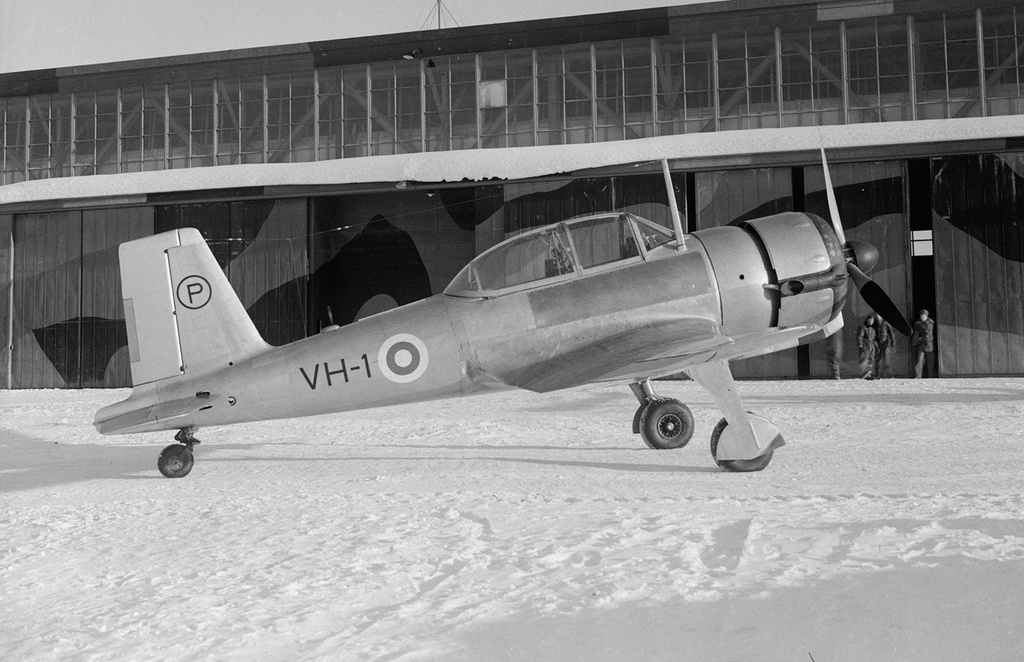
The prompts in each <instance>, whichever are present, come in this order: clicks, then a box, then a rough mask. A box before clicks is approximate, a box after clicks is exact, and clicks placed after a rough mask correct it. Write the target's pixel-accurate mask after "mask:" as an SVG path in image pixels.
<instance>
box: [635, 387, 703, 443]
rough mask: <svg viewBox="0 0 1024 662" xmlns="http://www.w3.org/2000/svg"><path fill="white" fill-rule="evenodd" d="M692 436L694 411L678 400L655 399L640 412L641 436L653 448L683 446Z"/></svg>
mask: <svg viewBox="0 0 1024 662" xmlns="http://www.w3.org/2000/svg"><path fill="white" fill-rule="evenodd" d="M692 436H693V413H692V412H690V408H689V407H687V406H686V405H684V404H683V403H682V402H679V401H678V400H671V399H666V400H654V401H652V402H651V403H650V404H648V405H647V406H646V407H644V408H643V411H642V412H641V413H640V437H641V438H642V439H643V440H644V443H645V444H647V445H648V446H650V447H651V448H654V449H656V450H668V449H673V448H682V447H683V446H685V445H686V444H687V443H688V442H689V441H690V437H692Z"/></svg>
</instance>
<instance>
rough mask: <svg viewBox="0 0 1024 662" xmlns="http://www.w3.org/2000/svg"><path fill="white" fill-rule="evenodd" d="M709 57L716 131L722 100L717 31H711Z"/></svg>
mask: <svg viewBox="0 0 1024 662" xmlns="http://www.w3.org/2000/svg"><path fill="white" fill-rule="evenodd" d="M711 57H712V67H711V69H712V75H713V76H714V81H713V82H712V85H713V86H714V87H713V89H712V92H713V94H712V100H713V102H714V109H715V119H714V122H715V124H714V126H715V131H718V130H720V129H721V128H722V102H721V100H720V99H719V95H720V94H721V89H722V82H721V81H720V80H719V76H720V75H721V74H720V72H719V67H718V33H717V32H712V33H711Z"/></svg>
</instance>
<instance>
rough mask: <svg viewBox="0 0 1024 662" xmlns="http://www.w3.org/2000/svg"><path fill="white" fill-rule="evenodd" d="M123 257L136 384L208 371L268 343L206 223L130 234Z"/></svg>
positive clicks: (123, 278) (122, 274)
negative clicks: (216, 253) (207, 236)
mask: <svg viewBox="0 0 1024 662" xmlns="http://www.w3.org/2000/svg"><path fill="white" fill-rule="evenodd" d="M119 256H120V260H121V291H122V294H123V296H124V313H125V322H126V324H127V327H128V350H129V353H130V356H131V371H132V382H133V384H134V385H135V386H139V385H140V384H146V383H149V382H154V381H159V380H162V379H168V378H171V377H176V376H179V375H182V374H188V375H195V374H203V373H208V372H211V371H214V370H218V369H221V368H225V367H227V366H229V365H232V364H233V363H236V362H238V361H239V360H241V359H243V358H246V357H248V356H252V355H253V354H255V353H257V352H259V351H262V350H265V349H266V348H267V344H266V342H264V340H263V338H262V337H260V334H259V332H258V331H257V330H256V327H255V326H254V325H253V323H252V320H251V319H250V318H249V315H248V313H246V311H245V308H244V307H243V306H242V303H241V301H239V300H238V296H237V295H236V294H235V291H234V290H233V289H232V287H231V284H230V283H229V282H228V279H227V276H225V275H224V272H223V270H221V268H220V265H219V264H217V260H216V259H215V258H214V257H213V253H211V252H210V249H209V247H208V246H207V245H206V242H205V241H204V240H203V237H202V235H201V234H199V231H198V230H195V229H193V228H183V229H181V230H172V231H170V232H164V233H162V234H158V235H154V236H152V237H146V238H144V239H138V240H136V241H130V242H127V243H125V244H122V245H121V247H120V251H119Z"/></svg>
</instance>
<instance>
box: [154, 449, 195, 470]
mask: <svg viewBox="0 0 1024 662" xmlns="http://www.w3.org/2000/svg"><path fill="white" fill-rule="evenodd" d="M194 463H195V458H193V457H192V451H191V450H189V448H188V446H186V445H184V444H171V445H170V446H168V447H167V448H165V449H164V450H163V451H162V452H161V453H160V457H159V458H157V461H156V468H157V469H159V470H160V473H162V474H163V475H164V476H166V477H167V478H184V477H185V476H187V475H188V472H190V471H192V465H193V464H194Z"/></svg>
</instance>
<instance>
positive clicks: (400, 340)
mask: <svg viewBox="0 0 1024 662" xmlns="http://www.w3.org/2000/svg"><path fill="white" fill-rule="evenodd" d="M429 362H430V355H429V354H428V353H427V346H426V345H424V344H423V341H422V340H420V339H419V338H417V337H416V336H414V335H412V334H409V333H396V334H395V335H393V336H391V337H390V338H388V339H387V340H385V341H384V344H383V345H381V346H380V351H379V352H377V365H378V366H379V367H380V371H381V373H382V374H383V375H384V376H385V377H387V378H388V379H390V380H391V381H393V382H396V383H398V384H408V383H409V382H412V381H415V380H417V379H419V378H420V376H422V375H423V373H424V372H426V371H427V364H428V363H429Z"/></svg>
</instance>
